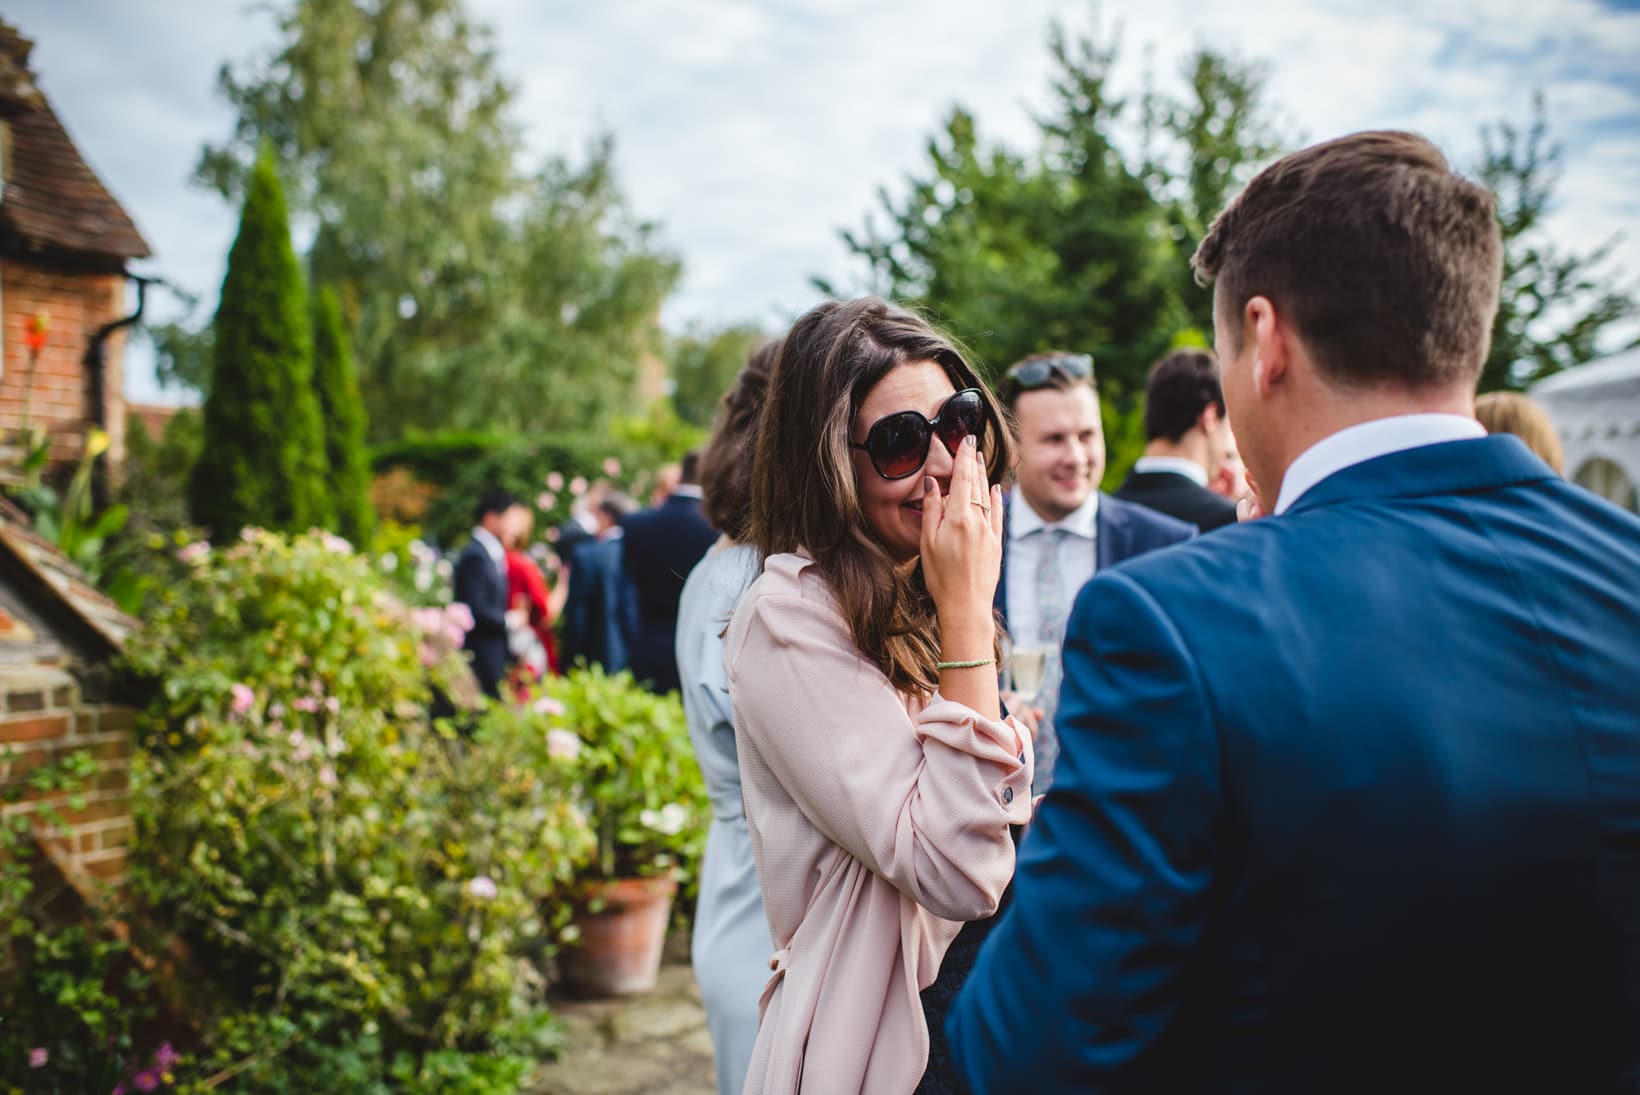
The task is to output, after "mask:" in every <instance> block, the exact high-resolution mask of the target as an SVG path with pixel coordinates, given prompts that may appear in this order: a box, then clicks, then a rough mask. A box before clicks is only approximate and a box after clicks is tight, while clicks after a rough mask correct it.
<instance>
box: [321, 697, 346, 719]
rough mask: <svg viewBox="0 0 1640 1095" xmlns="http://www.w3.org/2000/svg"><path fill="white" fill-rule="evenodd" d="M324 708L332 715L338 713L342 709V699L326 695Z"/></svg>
mask: <svg viewBox="0 0 1640 1095" xmlns="http://www.w3.org/2000/svg"><path fill="white" fill-rule="evenodd" d="M325 710H326V711H329V712H330V713H331V714H332V715H335V714H339V713H340V712H341V710H342V701H341V700H339V699H337V698H336V697H335V696H326V697H325Z"/></svg>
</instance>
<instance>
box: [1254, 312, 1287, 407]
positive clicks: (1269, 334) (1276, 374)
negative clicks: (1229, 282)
mask: <svg viewBox="0 0 1640 1095" xmlns="http://www.w3.org/2000/svg"><path fill="white" fill-rule="evenodd" d="M1242 323H1243V330H1245V331H1246V332H1247V335H1246V337H1248V338H1250V339H1252V340H1253V387H1254V389H1255V390H1256V391H1257V392H1258V394H1259V395H1260V396H1263V397H1266V398H1267V397H1269V396H1270V395H1271V394H1273V393H1274V392H1275V390H1276V389H1277V388H1279V387H1280V386H1281V385H1282V383H1283V382H1284V381H1285V380H1286V379H1287V370H1288V367H1289V366H1290V365H1291V356H1292V355H1291V347H1290V346H1289V345H1288V340H1289V339H1290V338H1291V337H1292V334H1293V332H1292V328H1291V327H1289V326H1288V325H1287V323H1286V321H1285V320H1284V319H1283V318H1282V316H1281V315H1280V314H1279V313H1277V311H1276V306H1275V305H1274V304H1272V303H1271V302H1270V298H1269V297H1250V298H1248V301H1247V305H1246V307H1245V309H1244V310H1243V312H1242Z"/></svg>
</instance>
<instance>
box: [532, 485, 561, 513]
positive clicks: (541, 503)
mask: <svg viewBox="0 0 1640 1095" xmlns="http://www.w3.org/2000/svg"><path fill="white" fill-rule="evenodd" d="M557 504H558V496H557V495H556V494H554V493H552V492H551V491H550V490H545V491H542V492H541V493H540V494H538V495H536V496H535V508H536V509H538V510H540V511H541V512H542V513H547V512H549V511H551V509H552V508H553V507H554V506H556V505H557Z"/></svg>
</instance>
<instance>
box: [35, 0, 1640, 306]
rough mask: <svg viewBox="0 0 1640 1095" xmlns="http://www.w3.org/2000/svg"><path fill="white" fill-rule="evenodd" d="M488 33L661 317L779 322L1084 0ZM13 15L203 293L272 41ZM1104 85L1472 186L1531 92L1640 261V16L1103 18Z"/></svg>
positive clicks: (1003, 94) (1560, 223)
mask: <svg viewBox="0 0 1640 1095" xmlns="http://www.w3.org/2000/svg"><path fill="white" fill-rule="evenodd" d="M470 3H471V10H472V11H473V13H474V15H475V17H476V18H478V19H479V20H480V21H483V22H485V23H488V24H490V25H492V26H493V27H495V28H496V31H497V33H496V45H497V48H498V51H499V57H500V62H501V65H502V68H503V70H504V71H505V72H506V74H507V75H508V77H509V78H510V79H511V80H512V81H513V82H514V84H515V85H516V86H517V88H518V93H519V94H518V103H517V107H518V109H517V111H516V113H515V118H516V120H517V121H518V122H519V124H520V126H521V128H522V129H523V132H524V135H525V139H526V143H527V146H528V148H529V150H530V153H531V155H532V156H533V157H536V158H540V157H542V156H545V155H549V154H567V155H570V156H572V157H573V156H578V155H580V154H581V150H582V149H583V148H584V146H585V142H586V141H587V140H588V139H589V138H590V137H592V136H593V135H594V134H597V133H599V132H604V131H608V132H612V133H614V134H615V136H616V139H617V164H618V167H619V170H620V172H621V177H622V181H623V185H624V186H625V188H626V190H627V193H628V194H629V195H630V197H631V199H632V203H633V205H634V207H635V209H636V211H637V213H638V214H639V215H640V216H642V217H644V218H646V219H651V220H656V221H659V222H660V223H661V224H662V225H663V233H662V238H663V239H664V240H665V241H666V242H667V244H668V245H669V246H671V247H673V248H674V249H676V250H677V251H678V252H679V253H680V254H681V255H682V257H683V258H684V260H685V263H686V273H685V278H684V281H683V284H682V286H681V287H680V290H679V292H678V293H677V294H676V295H675V297H674V299H673V300H672V301H671V302H669V304H668V307H667V309H666V311H665V313H664V317H665V319H666V321H667V322H668V323H669V324H671V325H674V326H681V325H682V324H683V323H685V322H687V321H689V320H694V319H698V320H705V321H708V322H729V321H733V320H739V319H746V318H751V319H760V320H764V321H766V322H775V321H778V320H780V319H782V318H787V317H789V316H790V315H792V314H793V313H795V312H796V311H798V310H800V309H802V308H803V307H805V306H807V305H808V304H809V303H811V302H812V301H813V299H814V297H815V293H814V291H813V289H812V287H811V286H810V284H809V278H810V276H811V275H813V274H817V273H818V274H823V275H827V276H830V277H832V278H834V279H837V280H839V281H841V282H842V283H844V284H847V283H849V282H850V281H852V280H853V279H855V278H857V277H858V275H859V273H860V269H859V267H858V265H857V264H856V263H854V262H852V261H851V260H850V259H849V257H848V256H847V254H846V253H845V250H844V248H843V247H842V245H841V244H840V243H839V242H838V240H837V230H838V229H839V228H842V227H850V228H854V227H858V226H859V225H860V224H861V223H862V222H863V220H864V218H865V216H866V215H867V213H868V212H870V211H872V210H874V209H875V208H876V207H877V202H876V197H875V195H876V191H877V189H878V188H879V187H880V186H887V187H889V188H890V189H891V190H892V189H895V188H897V187H898V186H899V184H900V182H901V180H902V179H903V177H904V176H905V175H906V173H908V172H912V171H917V170H920V169H921V167H922V165H923V163H924V162H925V158H924V152H923V149H924V146H925V143H926V141H927V139H928V137H929V135H930V134H931V133H932V132H933V131H934V130H935V128H936V127H937V125H938V124H939V122H940V120H941V119H942V118H943V117H944V115H945V113H946V112H947V111H948V110H949V108H950V107H951V106H952V105H953V104H955V103H959V102H960V103H962V104H963V105H965V106H966V107H968V108H969V109H971V110H973V111H974V112H975V113H976V115H977V116H978V118H979V122H980V129H981V134H982V136H985V137H989V138H991V139H1001V140H1004V141H1006V142H1008V143H1010V144H1012V145H1014V146H1015V147H1021V146H1024V145H1026V144H1028V143H1029V142H1030V141H1031V140H1032V126H1031V122H1030V112H1031V109H1032V108H1033V106H1040V104H1042V103H1043V102H1044V101H1045V99H1046V94H1047V82H1048V79H1049V62H1048V57H1047V49H1046V45H1045V38H1046V29H1047V25H1048V22H1049V20H1050V19H1053V18H1058V19H1061V20H1062V21H1064V22H1065V23H1066V24H1067V25H1068V26H1069V27H1070V28H1071V29H1072V30H1079V29H1082V28H1084V27H1087V26H1088V25H1089V23H1090V20H1091V18H1092V17H1093V10H1094V9H1093V8H1092V7H1091V6H1090V5H1089V4H1088V3H1087V2H1086V0H1017V2H1015V3H1013V4H1008V5H1003V4H997V3H995V2H994V0H945V2H942V3H936V2H935V0H917V2H907V3H899V4H882V3H880V2H874V0H695V2H692V3H689V4H676V3H669V2H666V0H617V2H614V3H605V4H574V5H572V4H552V5H545V4H538V3H533V2H530V0H470ZM69 7H70V5H62V4H60V3H57V2H56V0H21V2H16V0H14V3H13V5H12V8H13V10H12V11H10V12H9V13H8V18H9V19H11V20H12V21H14V22H15V23H17V24H18V25H19V26H21V27H22V29H23V30H24V32H25V33H26V34H29V35H30V36H31V37H34V38H35V39H37V41H38V42H39V46H38V49H37V51H36V62H37V67H38V68H39V70H40V71H41V73H42V77H43V81H44V84H45V87H46V89H47V91H48V93H49V94H50V95H51V96H52V99H53V101H54V103H56V105H57V106H58V109H59V112H60V113H62V114H63V116H64V118H65V121H66V122H67V124H68V125H69V127H70V129H71V130H72V131H73V133H74V135H75V137H76V139H77V140H78V141H79V142H80V144H81V146H82V148H83V149H84V150H85V151H86V153H87V155H88V156H89V158H90V159H91V160H92V162H93V163H94V164H95V166H96V167H97V169H98V170H99V172H100V173H102V175H103V176H104V178H105V180H106V181H107V182H108V183H109V185H110V186H111V187H112V188H113V189H114V190H115V192H116V193H117V194H118V195H119V196H120V198H121V199H122V200H123V201H125V202H126V204H127V206H128V207H129V208H130V209H131V210H132V212H133V214H134V215H135V216H136V218H137V220H138V223H139V224H140V225H141V227H142V228H143V230H144V232H145V233H147V235H148V237H149V239H150V241H151V242H152V243H153V244H154V247H155V250H156V251H157V252H158V254H157V256H156V259H155V260H154V262H153V263H152V264H151V265H152V266H153V267H154V268H156V269H158V270H160V271H162V272H164V273H166V274H167V275H168V276H175V277H176V278H177V279H178V280H180V281H182V282H183V283H185V284H187V285H188V286H189V287H191V288H192V289H194V290H195V291H198V292H201V293H205V294H214V291H215V288H216V286H217V284H218V283H219V281H220V278H221V270H222V263H223V260H224V257H225V255H226V252H227V248H228V244H229V243H230V242H231V235H232V231H233V214H232V211H231V210H228V209H227V208H226V207H225V206H224V205H223V204H222V203H221V202H220V201H218V200H216V199H215V198H214V197H212V196H210V195H206V194H203V193H202V192H200V191H198V190H195V189H192V188H190V187H189V186H188V185H187V177H188V174H189V172H190V171H191V169H192V167H193V163H194V160H195V158H196V157H197V154H198V149H199V146H200V144H201V143H202V142H203V141H206V140H220V139H221V138H222V137H223V136H224V135H225V134H226V132H227V128H228V125H229V116H228V112H227V110H226V108H225V107H224V106H223V105H222V104H221V103H220V102H219V101H218V100H217V99H216V97H215V95H214V80H215V73H216V70H217V68H218V66H219V65H220V64H221V63H222V62H223V61H226V60H229V59H239V58H242V57H244V56H246V55H247V53H249V52H253V51H257V50H261V49H266V48H267V47H268V45H269V44H270V43H271V40H272V21H271V19H270V18H269V17H268V16H267V14H265V13H252V12H251V11H250V9H244V8H240V7H238V6H236V5H223V4H220V3H214V2H212V0H188V2H187V3H185V4H176V3H173V4H169V5H163V6H161V5H130V4H120V3H117V2H116V0H90V2H87V3H81V4H75V5H72V8H73V9H74V10H73V12H72V13H70V12H69V11H68V10H66V9H67V8H69ZM1104 12H1105V14H1104V16H1103V18H1104V21H1105V24H1106V25H1107V26H1109V25H1112V24H1120V26H1121V27H1122V33H1123V48H1122V63H1121V66H1120V69H1119V72H1118V80H1119V82H1120V83H1121V84H1122V86H1123V87H1124V88H1125V89H1127V90H1129V91H1133V90H1137V88H1138V87H1139V84H1140V81H1141V79H1142V76H1143V74H1144V72H1145V71H1146V69H1147V68H1148V69H1149V70H1151V71H1152V72H1154V74H1155V76H1156V78H1157V80H1158V81H1159V82H1161V83H1162V84H1163V85H1164V86H1177V82H1178V80H1179V77H1178V73H1177V70H1178V67H1179V64H1180V61H1181V59H1182V58H1183V56H1184V55H1185V54H1186V52H1188V50H1189V49H1191V48H1192V47H1194V46H1196V45H1209V46H1212V47H1215V48H1220V49H1228V50H1231V51H1233V52H1235V53H1237V54H1239V55H1241V56H1243V57H1246V58H1251V59H1257V60H1261V61H1263V62H1265V63H1266V64H1267V65H1268V67H1269V72H1270V83H1269V91H1270V100H1271V105H1272V106H1273V107H1274V108H1275V109H1276V111H1277V112H1278V114H1279V115H1280V116H1281V117H1282V118H1283V120H1284V122H1285V123H1286V124H1287V128H1288V129H1289V130H1290V131H1292V132H1294V133H1295V134H1296V135H1300V136H1302V137H1304V138H1307V139H1311V140H1318V139H1322V138H1326V137H1331V136H1336V135H1338V134H1340V133H1344V132H1348V131H1350V130H1353V129H1360V128H1368V127H1372V128H1382V127H1408V128H1415V129H1418V130H1420V131H1422V132H1425V133H1427V134H1429V135H1430V136H1431V137H1432V138H1434V139H1435V140H1437V141H1438V142H1440V143H1441V144H1442V145H1443V146H1444V147H1445V148H1446V149H1447V150H1448V152H1449V154H1451V155H1452V157H1453V158H1454V160H1456V161H1457V162H1459V163H1461V164H1468V163H1471V162H1473V160H1474V158H1475V156H1476V154H1477V153H1478V150H1479V140H1478V137H1477V130H1478V128H1479V126H1480V125H1481V124H1483V123H1486V122H1491V121H1495V120H1498V119H1511V120H1516V121H1524V120H1525V118H1526V117H1527V110H1528V107H1529V104H1530V101H1531V96H1532V92H1533V90H1534V89H1536V88H1540V87H1541V88H1543V89H1544V90H1545V92H1546V94H1547V98H1548V102H1549V107H1550V123H1551V127H1552V133H1553V136H1554V137H1555V138H1556V139H1558V140H1559V141H1560V142H1561V143H1562V144H1563V145H1564V146H1565V163H1566V174H1565V179H1564V182H1563V184H1562V187H1561V190H1560V194H1559V197H1560V208H1559V210H1558V212H1557V213H1556V215H1555V216H1554V217H1553V218H1552V219H1551V222H1550V223H1551V226H1552V227H1553V229H1554V231H1555V232H1556V234H1557V235H1558V236H1560V237H1561V241H1562V242H1563V243H1564V244H1566V245H1568V246H1573V247H1579V248H1583V247H1588V246H1590V245H1592V244H1593V243H1596V242H1599V241H1601V240H1604V239H1605V238H1607V237H1608V236H1609V235H1611V233H1612V232H1613V231H1616V230H1621V231H1623V232H1625V233H1626V234H1627V235H1628V237H1629V239H1630V240H1635V239H1640V208H1637V204H1636V203H1637V199H1636V198H1635V196H1634V195H1636V194H1640V77H1637V76H1636V74H1635V71H1636V70H1635V66H1634V58H1635V57H1636V56H1640V13H1636V12H1633V11H1618V10H1615V9H1614V8H1612V7H1610V6H1608V5H1604V4H1601V3H1598V2H1596V0H1555V2H1553V3H1543V2H1542V0H1448V2H1447V3H1445V4H1443V5H1440V6H1439V8H1438V9H1432V8H1431V6H1430V5H1427V4H1423V3H1418V2H1416V0H1383V2H1378V3H1374V4H1372V5H1363V4H1344V3H1340V2H1323V3H1317V2H1316V0H1265V2H1264V3H1262V4H1260V5H1259V6H1258V8H1257V9H1256V11H1254V10H1253V9H1249V8H1247V7H1245V6H1226V5H1210V4H1208V3H1206V2H1205V0H1145V2H1143V3H1138V2H1132V0H1129V2H1125V3H1119V4H1118V3H1110V4H1108V5H1107V6H1106V8H1105V9H1104Z"/></svg>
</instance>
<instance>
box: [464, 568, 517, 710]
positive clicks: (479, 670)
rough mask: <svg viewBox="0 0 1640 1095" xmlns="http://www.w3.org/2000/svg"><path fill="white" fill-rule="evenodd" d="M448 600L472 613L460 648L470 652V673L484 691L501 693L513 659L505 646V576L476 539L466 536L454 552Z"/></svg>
mask: <svg viewBox="0 0 1640 1095" xmlns="http://www.w3.org/2000/svg"><path fill="white" fill-rule="evenodd" d="M451 600H455V601H460V602H461V603H462V604H464V605H466V606H467V607H468V609H470V610H471V611H472V614H473V629H472V630H471V631H469V632H467V637H466V639H464V640H463V642H462V649H464V650H466V651H468V652H469V653H470V654H471V655H472V663H473V675H474V676H476V677H477V678H478V683H479V685H480V686H482V687H483V689H484V691H485V692H486V693H487V694H489V695H491V696H497V695H500V690H501V681H502V679H503V678H505V677H506V675H507V663H508V662H510V661H511V660H512V655H511V653H510V652H509V651H508V649H507V578H506V576H505V575H504V574H502V573H501V571H500V570H499V569H498V568H497V567H496V565H495V560H494V559H492V558H490V553H489V552H487V551H485V550H484V545H483V544H481V543H479V542H478V541H477V540H469V541H468V542H467V546H466V547H464V548H462V549H461V554H460V555H458V556H456V567H455V589H454V590H453V591H452V596H451Z"/></svg>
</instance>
